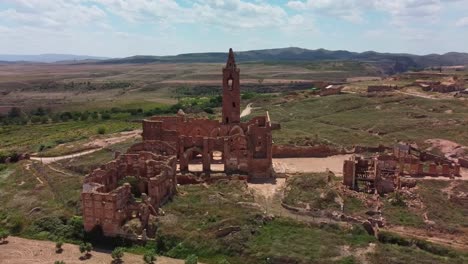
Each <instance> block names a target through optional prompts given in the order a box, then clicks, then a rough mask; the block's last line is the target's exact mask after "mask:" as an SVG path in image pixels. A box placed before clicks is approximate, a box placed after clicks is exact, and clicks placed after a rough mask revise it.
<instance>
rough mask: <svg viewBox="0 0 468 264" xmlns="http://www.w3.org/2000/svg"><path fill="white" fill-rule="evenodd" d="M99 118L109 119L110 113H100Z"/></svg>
mask: <svg viewBox="0 0 468 264" xmlns="http://www.w3.org/2000/svg"><path fill="white" fill-rule="evenodd" d="M101 118H102V120H109V119H111V115H110V114H109V113H102V114H101Z"/></svg>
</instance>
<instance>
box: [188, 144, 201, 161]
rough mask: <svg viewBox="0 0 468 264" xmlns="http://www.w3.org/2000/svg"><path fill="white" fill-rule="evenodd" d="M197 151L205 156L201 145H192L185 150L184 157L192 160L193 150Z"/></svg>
mask: <svg viewBox="0 0 468 264" xmlns="http://www.w3.org/2000/svg"><path fill="white" fill-rule="evenodd" d="M194 151H196V152H198V153H200V154H201V155H202V156H203V150H202V149H201V148H199V147H191V148H188V149H186V150H185V151H184V158H185V159H186V160H187V161H190V160H192V154H193V152H194Z"/></svg>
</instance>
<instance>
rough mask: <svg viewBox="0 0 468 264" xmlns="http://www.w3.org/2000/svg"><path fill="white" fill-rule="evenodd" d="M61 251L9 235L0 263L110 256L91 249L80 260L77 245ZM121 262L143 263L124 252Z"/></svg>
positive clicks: (164, 261)
mask: <svg viewBox="0 0 468 264" xmlns="http://www.w3.org/2000/svg"><path fill="white" fill-rule="evenodd" d="M62 248H63V252H62V253H60V254H58V253H56V252H55V243H54V242H50V241H39V240H31V239H24V238H19V237H9V238H8V243H7V244H3V245H0V263H2V264H26V263H34V264H42V263H47V264H52V263H54V261H56V260H62V261H64V262H65V263H67V264H83V263H93V264H94V263H102V264H104V263H105V264H109V263H111V261H112V257H111V255H110V253H109V252H105V251H100V252H96V251H93V252H91V253H92V257H91V258H90V259H87V260H80V259H79V258H80V256H82V254H81V253H80V251H79V248H78V246H77V245H72V244H64V245H63V247H62ZM123 263H144V262H143V257H142V256H139V255H134V254H129V253H125V255H124V257H123ZM155 263H157V264H183V263H184V261H183V260H178V259H171V258H167V257H160V256H158V257H157V262H155Z"/></svg>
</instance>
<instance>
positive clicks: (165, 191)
mask: <svg viewBox="0 0 468 264" xmlns="http://www.w3.org/2000/svg"><path fill="white" fill-rule="evenodd" d="M222 72H223V80H222V85H223V106H222V120H221V122H220V121H217V120H209V119H197V118H190V117H187V116H186V115H184V114H179V115H177V116H166V117H161V116H154V117H151V118H150V119H147V120H144V121H143V133H142V136H143V141H142V142H141V143H137V144H135V145H133V146H132V147H130V148H129V149H128V151H127V153H126V154H119V153H117V154H116V158H115V160H113V161H111V162H109V163H107V164H105V165H103V166H101V167H100V168H98V169H96V170H94V171H93V172H92V173H90V174H89V175H87V176H86V178H85V181H84V184H83V191H82V206H83V219H84V227H85V230H86V231H88V232H89V231H92V230H93V229H95V228H101V229H102V231H103V233H104V235H106V236H117V235H127V236H128V235H129V233H132V234H134V235H136V236H142V237H145V236H149V237H152V236H154V233H155V228H154V227H153V226H152V225H151V221H150V218H151V217H152V216H156V215H157V214H158V210H157V208H159V206H160V205H161V204H162V203H164V202H165V201H167V200H168V199H169V198H170V197H171V196H173V195H174V194H175V193H176V186H177V164H179V170H180V172H181V173H182V174H183V173H186V172H189V164H190V163H196V162H201V164H202V169H203V172H205V173H206V175H209V173H210V172H211V164H215V163H218V164H222V165H224V172H226V173H227V174H228V175H230V174H242V175H246V176H247V178H248V179H253V178H261V179H265V178H270V177H273V174H274V172H273V168H272V136H271V131H272V127H276V126H272V124H271V121H270V118H269V115H268V112H267V113H266V114H265V115H264V116H258V117H254V118H252V119H251V120H250V121H247V122H241V118H240V69H239V68H237V65H236V61H235V58H234V52H233V51H232V49H230V50H229V56H228V60H227V63H226V66H225V67H224V68H223V70H222ZM132 227H133V228H132ZM135 227H136V228H135ZM130 229H131V230H130ZM135 229H136V230H135ZM129 230H130V231H129Z"/></svg>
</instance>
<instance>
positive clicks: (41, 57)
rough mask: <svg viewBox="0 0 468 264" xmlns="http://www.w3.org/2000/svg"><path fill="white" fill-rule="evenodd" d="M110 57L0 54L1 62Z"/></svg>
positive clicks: (61, 60) (57, 60) (64, 60)
mask: <svg viewBox="0 0 468 264" xmlns="http://www.w3.org/2000/svg"><path fill="white" fill-rule="evenodd" d="M105 59H109V58H108V57H96V56H86V55H72V54H40V55H7V54H3V55H2V54H0V62H3V63H8V62H42V63H56V62H74V61H83V60H92V61H95V60H105Z"/></svg>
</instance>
